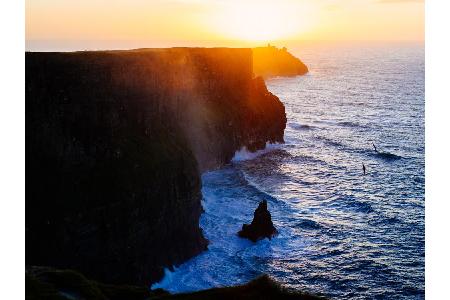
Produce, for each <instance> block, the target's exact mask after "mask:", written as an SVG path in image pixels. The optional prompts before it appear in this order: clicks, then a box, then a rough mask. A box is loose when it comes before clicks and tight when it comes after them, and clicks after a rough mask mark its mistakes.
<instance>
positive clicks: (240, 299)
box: [25, 267, 325, 300]
mask: <svg viewBox="0 0 450 300" xmlns="http://www.w3.org/2000/svg"><path fill="white" fill-rule="evenodd" d="M25 288H26V296H27V300H47V299H55V300H67V299H89V300H151V299H153V300H157V299H158V300H162V299H167V300H172V299H193V300H194V299H195V300H197V299H198V300H207V299H211V300H218V299H224V300H228V299H236V300H251V299H252V300H253V299H267V300H284V299H286V300H288V299H291V300H294V299H295V300H319V299H325V298H320V297H317V296H313V295H309V294H305V293H301V292H298V291H289V290H286V289H285V288H283V287H281V286H280V285H279V284H278V283H276V282H275V281H273V280H272V279H271V278H269V277H268V276H267V275H263V276H260V277H258V278H256V279H254V280H252V281H250V282H249V283H247V284H244V285H239V286H234V287H222V288H213V289H208V290H203V291H198V292H192V293H182V294H174V295H171V294H169V293H168V292H166V291H164V290H152V291H150V290H149V289H148V288H147V287H145V286H134V285H112V284H105V283H101V282H97V281H93V280H90V279H87V278H86V277H84V276H83V275H81V274H79V273H77V272H75V271H73V270H56V269H52V268H47V267H32V268H29V269H28V270H27V271H26V275H25Z"/></svg>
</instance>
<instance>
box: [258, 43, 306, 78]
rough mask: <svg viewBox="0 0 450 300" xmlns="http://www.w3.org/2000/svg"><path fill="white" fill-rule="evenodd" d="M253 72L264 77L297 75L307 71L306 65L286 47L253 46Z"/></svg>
mask: <svg viewBox="0 0 450 300" xmlns="http://www.w3.org/2000/svg"><path fill="white" fill-rule="evenodd" d="M253 72H254V73H255V75H257V76H262V77H264V78H270V77H276V76H297V75H303V74H306V73H307V72H308V67H307V66H306V65H305V64H304V63H303V62H302V61H301V60H300V59H298V58H297V57H295V56H293V55H292V54H291V53H289V52H288V51H287V49H286V48H281V49H278V48H276V47H274V46H270V45H268V46H267V47H258V48H253Z"/></svg>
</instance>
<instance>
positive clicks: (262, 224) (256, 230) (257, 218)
mask: <svg viewBox="0 0 450 300" xmlns="http://www.w3.org/2000/svg"><path fill="white" fill-rule="evenodd" d="M276 232H277V230H276V229H275V226H273V223H272V216H271V215H270V212H269V210H268V209H267V201H266V200H263V201H261V202H260V203H259V205H258V208H257V209H256V210H255V213H254V214H253V221H252V223H251V224H250V225H249V224H244V225H242V230H241V231H239V232H238V235H239V236H240V237H243V238H247V239H249V240H251V241H253V242H256V241H258V240H261V239H264V238H266V237H267V238H269V239H271V238H272V236H273V235H274V234H275V233H276Z"/></svg>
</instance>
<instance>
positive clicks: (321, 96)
mask: <svg viewBox="0 0 450 300" xmlns="http://www.w3.org/2000/svg"><path fill="white" fill-rule="evenodd" d="M290 50H291V52H292V53H293V54H294V55H296V56H297V57H299V58H301V59H302V61H303V62H304V63H305V64H306V65H307V66H308V67H309V73H307V74H306V75H303V76H297V77H290V78H282V77H279V78H273V79H269V80H266V83H267V86H268V89H269V90H270V91H271V92H272V93H273V94H275V95H277V96H278V97H279V98H280V100H281V101H282V102H283V104H284V105H285V107H286V115H287V126H286V130H285V135H284V139H285V143H284V144H268V145H267V146H266V149H264V150H261V151H258V152H255V153H251V152H249V151H247V150H246V149H245V148H244V149H241V150H240V151H237V152H236V154H235V157H234V158H233V161H232V162H231V163H230V164H229V165H227V166H225V167H223V168H222V169H220V170H216V171H212V172H208V173H205V174H203V176H202V183H203V188H202V192H203V200H202V205H203V208H204V213H203V214H202V216H201V220H200V226H201V228H202V229H203V232H204V234H205V236H206V238H207V239H208V240H209V242H210V244H209V248H208V250H207V251H205V252H203V253H201V254H200V255H198V256H196V257H194V258H192V259H191V260H189V261H187V262H186V263H184V264H182V265H180V266H178V267H175V268H174V269H173V270H166V272H165V276H164V278H163V279H162V281H161V282H159V283H156V284H154V285H153V286H152V288H163V289H166V290H168V291H170V292H172V293H181V292H190V291H198V290H203V289H208V288H212V287H222V286H230V285H236V284H244V283H246V282H248V281H250V280H252V279H254V278H256V277H258V276H260V275H261V274H268V275H269V276H270V277H272V278H273V279H275V280H276V281H278V282H279V283H281V284H282V285H283V286H284V287H286V288H288V289H296V290H301V291H304V292H309V293H313V294H318V295H322V296H326V297H328V298H330V299H424V297H425V275H424V271H425V230H424V227H425V220H424V214H425V155H424V152H425V141H424V109H425V97H424V78H425V76H424V75H425V70H424V67H425V66H424V65H425V63H424V45H423V44H381V45H378V44H376V45H306V46H301V47H294V48H292V49H290ZM375 147H376V150H375ZM363 165H364V166H365V168H366V174H365V175H364V173H363ZM261 200H267V202H268V209H269V211H270V213H271V214H272V220H273V223H274V225H275V227H276V228H277V230H278V234H277V235H276V236H275V237H273V238H272V239H271V240H269V239H265V240H260V241H258V242H256V243H253V242H251V241H249V240H246V239H242V238H240V237H238V236H237V232H238V231H239V230H240V229H241V227H242V224H243V223H250V222H251V220H252V218H253V212H254V210H255V209H256V207H257V206H258V203H259V202H260V201H261Z"/></svg>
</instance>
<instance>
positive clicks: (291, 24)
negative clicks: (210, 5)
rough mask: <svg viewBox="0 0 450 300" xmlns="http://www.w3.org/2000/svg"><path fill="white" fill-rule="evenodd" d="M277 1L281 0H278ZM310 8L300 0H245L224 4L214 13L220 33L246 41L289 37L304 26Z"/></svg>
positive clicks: (301, 30)
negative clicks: (282, 0)
mask: <svg viewBox="0 0 450 300" xmlns="http://www.w3.org/2000/svg"><path fill="white" fill-rule="evenodd" d="M280 2H281V1H280ZM311 12H312V11H311V7H309V6H307V5H306V3H304V2H302V1H295V2H294V1H292V2H289V3H284V5H283V3H279V2H275V1H261V0H260V1H245V2H242V3H239V4H234V5H227V6H226V7H225V8H224V9H223V10H222V11H221V12H220V14H219V16H215V17H216V20H215V23H216V25H217V27H218V28H217V30H218V31H219V32H220V34H222V35H223V36H225V37H227V38H233V39H241V40H246V41H272V40H277V39H285V38H290V37H292V36H294V35H297V34H300V33H302V32H304V31H306V30H307V29H308V27H309V26H310V25H311V24H310V19H311Z"/></svg>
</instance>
